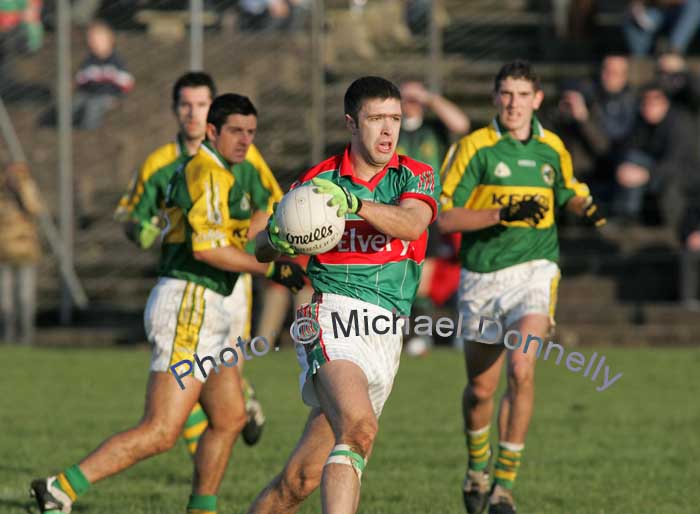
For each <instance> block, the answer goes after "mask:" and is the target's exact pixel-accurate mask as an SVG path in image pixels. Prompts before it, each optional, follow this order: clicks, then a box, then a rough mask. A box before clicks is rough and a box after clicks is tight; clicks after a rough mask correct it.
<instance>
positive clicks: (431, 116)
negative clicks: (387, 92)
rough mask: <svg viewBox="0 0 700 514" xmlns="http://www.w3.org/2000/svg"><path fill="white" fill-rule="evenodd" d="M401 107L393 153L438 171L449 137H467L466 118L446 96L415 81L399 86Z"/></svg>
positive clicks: (467, 122) (467, 125)
mask: <svg viewBox="0 0 700 514" xmlns="http://www.w3.org/2000/svg"><path fill="white" fill-rule="evenodd" d="M401 108H402V110H403V119H402V120H401V132H400V133H399V143H398V147H397V148H396V151H397V152H398V153H400V154H404V155H407V156H409V157H411V158H412V159H416V160H418V161H421V162H425V163H426V164H430V165H431V166H432V167H433V169H434V170H435V171H439V170H440V166H441V165H442V159H443V158H444V157H445V153H447V147H448V146H449V144H450V137H451V136H455V137H456V136H461V135H463V134H466V133H467V131H468V130H469V118H468V117H467V116H466V114H464V112H463V111H462V110H461V109H460V108H459V107H457V106H456V105H455V104H453V103H452V102H450V101H449V100H447V99H446V98H445V97H443V96H440V95H437V94H433V93H431V92H430V91H428V90H427V89H426V88H425V87H424V86H423V84H421V83H420V82H414V81H411V82H404V83H403V84H401ZM426 110H428V111H429V112H426Z"/></svg>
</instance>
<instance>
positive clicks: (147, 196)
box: [114, 135, 282, 222]
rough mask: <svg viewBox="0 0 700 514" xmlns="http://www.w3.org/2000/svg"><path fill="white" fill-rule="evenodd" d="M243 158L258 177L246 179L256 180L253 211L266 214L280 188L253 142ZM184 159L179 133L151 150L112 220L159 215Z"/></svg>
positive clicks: (276, 200) (137, 218)
mask: <svg viewBox="0 0 700 514" xmlns="http://www.w3.org/2000/svg"><path fill="white" fill-rule="evenodd" d="M245 158H246V161H248V162H249V163H250V164H252V165H253V167H254V168H255V170H256V172H257V175H258V177H259V180H256V179H254V178H251V179H250V180H253V181H254V182H256V184H254V185H251V187H253V188H255V191H256V193H255V197H252V198H250V200H252V201H253V206H254V207H255V210H263V211H265V212H267V213H268V214H270V213H272V205H273V203H274V202H279V201H280V199H281V198H282V190H281V189H280V187H279V184H278V183H277V180H275V176H274V175H273V174H272V171H271V170H270V167H269V166H268V165H267V163H266V162H265V159H263V156H262V155H261V154H260V151H259V150H258V149H257V148H256V147H255V146H254V145H250V148H249V149H248V152H247V153H246V156H245ZM188 159H189V156H188V155H187V148H186V147H185V145H184V142H183V141H182V139H181V138H180V136H179V135H178V137H177V140H176V141H175V142H173V143H168V144H166V145H163V146H161V147H160V148H158V149H157V150H155V151H154V152H152V153H151V154H150V155H149V156H148V157H147V158H146V161H145V162H144V163H143V165H142V166H141V169H140V170H139V171H138V173H137V174H136V176H135V177H134V179H133V180H132V181H131V184H129V189H128V191H127V192H126V193H125V194H124V195H123V196H122V197H121V199H120V200H119V205H118V206H117V210H116V212H115V214H114V217H115V219H116V220H117V221H136V222H143V221H150V220H151V218H153V217H154V216H160V215H161V214H162V211H163V210H164V209H165V193H166V190H167V188H168V184H169V183H170V180H171V179H172V177H173V173H174V172H175V170H176V169H177V168H178V165H181V164H184V163H185V162H187V160H188ZM246 180H248V179H246ZM168 217H171V216H170V215H169V216H168Z"/></svg>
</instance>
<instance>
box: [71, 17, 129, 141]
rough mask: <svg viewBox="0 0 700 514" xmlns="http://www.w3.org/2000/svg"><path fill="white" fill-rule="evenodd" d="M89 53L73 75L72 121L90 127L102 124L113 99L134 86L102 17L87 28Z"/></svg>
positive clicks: (110, 30)
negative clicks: (74, 89) (74, 87)
mask: <svg viewBox="0 0 700 514" xmlns="http://www.w3.org/2000/svg"><path fill="white" fill-rule="evenodd" d="M87 45H88V49H89V54H88V56H87V57H86V58H85V60H84V61H83V62H82V64H81V65H80V68H79V69H78V72H77V73H76V75H75V84H76V92H75V98H74V108H73V125H74V126H75V127H77V128H82V129H86V130H91V129H94V128H97V127H99V126H100V125H101V124H102V118H103V117H104V114H105V113H106V112H107V111H108V110H110V109H111V108H112V107H114V105H115V103H116V99H117V98H119V97H121V96H123V95H125V94H126V93H128V92H129V91H131V89H132V88H133V87H134V77H133V76H132V75H131V73H129V72H128V71H127V70H126V68H125V66H124V63H123V62H122V60H121V59H120V57H119V56H118V55H117V53H116V51H115V49H114V32H112V29H111V28H110V27H109V26H108V25H107V24H106V23H104V22H102V21H94V22H92V23H91V24H90V25H89V26H88V29H87Z"/></svg>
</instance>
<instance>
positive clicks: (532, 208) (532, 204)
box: [499, 199, 547, 227]
mask: <svg viewBox="0 0 700 514" xmlns="http://www.w3.org/2000/svg"><path fill="white" fill-rule="evenodd" d="M546 211H547V208H546V207H545V206H544V205H542V204H541V203H539V202H538V201H537V200H535V199H530V200H523V201H522V202H514V203H512V204H510V205H507V206H505V207H503V208H502V209H501V211H500V213H499V216H500V218H501V221H525V222H527V223H528V224H530V225H532V226H533V227H534V226H536V225H537V224H538V223H539V222H540V220H541V219H542V218H544V214H545V212H546Z"/></svg>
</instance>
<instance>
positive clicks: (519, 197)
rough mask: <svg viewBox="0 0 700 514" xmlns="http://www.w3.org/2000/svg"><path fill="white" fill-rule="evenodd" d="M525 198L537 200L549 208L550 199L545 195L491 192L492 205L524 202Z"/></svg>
mask: <svg viewBox="0 0 700 514" xmlns="http://www.w3.org/2000/svg"><path fill="white" fill-rule="evenodd" d="M524 200H535V201H536V202H537V203H539V204H540V205H542V206H543V207H544V208H545V209H548V208H549V200H548V199H547V197H546V196H544V195H538V194H534V195H532V194H518V193H511V194H509V195H507V194H505V193H503V194H498V193H491V204H492V205H499V206H501V207H506V206H508V205H513V204H514V203H517V202H522V201H524Z"/></svg>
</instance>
